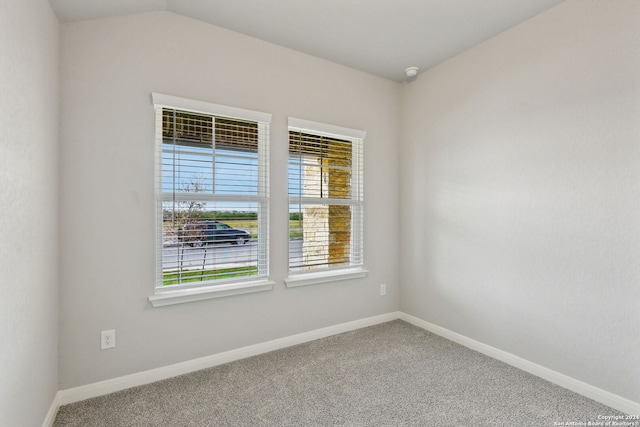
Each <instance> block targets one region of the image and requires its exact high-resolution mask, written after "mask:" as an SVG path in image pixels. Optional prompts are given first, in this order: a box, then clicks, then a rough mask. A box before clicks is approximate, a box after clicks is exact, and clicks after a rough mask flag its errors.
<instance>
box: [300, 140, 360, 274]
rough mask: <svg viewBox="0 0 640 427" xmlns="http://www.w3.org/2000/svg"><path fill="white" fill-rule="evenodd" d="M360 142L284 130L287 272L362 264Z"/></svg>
mask: <svg viewBox="0 0 640 427" xmlns="http://www.w3.org/2000/svg"><path fill="white" fill-rule="evenodd" d="M361 144H362V140H360V139H348V138H345V139H342V138H339V137H334V136H331V137H329V136H327V135H321V134H318V135H315V134H313V133H310V132H306V131H298V130H290V131H289V165H288V175H289V198H290V204H289V269H290V271H294V272H303V271H309V270H321V269H335V268H344V267H351V266H356V265H361V264H362V227H361V224H362V209H361V206H362V192H361V191H359V189H360V188H361V182H360V181H359V180H360V179H361V176H362V171H361V170H358V169H354V168H355V167H356V166H359V165H362V158H361V155H362V150H361ZM356 156H357V157H356ZM354 179H355V181H354Z"/></svg>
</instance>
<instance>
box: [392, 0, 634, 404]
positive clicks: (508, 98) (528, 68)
mask: <svg viewBox="0 0 640 427" xmlns="http://www.w3.org/2000/svg"><path fill="white" fill-rule="evenodd" d="M638 40H640V2H638V1H635V0H616V1H606V2H605V1H599V0H570V1H567V2H565V3H562V4H560V5H559V6H557V7H555V8H553V9H551V10H549V11H547V12H545V13H543V14H541V15H539V16H537V17H535V18H533V19H532V20H529V21H527V22H525V23H523V24H521V25H519V26H517V27H514V28H512V29H511V30H508V31H506V32H504V33H502V34H500V35H498V36H497V37H495V38H493V39H491V40H489V41H487V42H485V43H483V44H481V45H479V46H477V47H475V48H473V49H471V50H469V51H466V52H464V53H462V54H460V55H458V56H457V57H454V58H453V59H451V60H449V61H447V62H445V63H443V64H441V65H439V66H437V67H435V68H433V69H431V70H429V71H427V72H425V73H423V74H421V75H420V76H419V77H418V78H417V80H416V81H414V82H412V83H410V84H408V85H406V87H405V88H404V92H403V104H402V109H403V123H402V130H403V146H402V153H401V164H402V172H401V184H402V188H403V192H402V197H401V204H402V212H403V215H402V220H401V223H402V224H403V226H404V228H403V230H404V231H403V235H404V236H405V237H409V236H411V238H409V240H407V241H406V242H405V243H406V244H405V245H403V247H402V257H401V264H400V266H401V270H402V271H403V272H404V273H403V276H402V292H401V309H402V310H403V311H405V312H407V313H409V314H412V315H415V316H417V317H420V318H422V319H424V320H427V321H429V322H432V323H434V324H437V325H439V326H442V327H445V328H448V329H450V330H453V331H455V332H458V333H461V334H463V335H466V336H468V337H470V338H473V339H475V340H478V341H480V342H483V343H486V344H489V345H491V346H494V347H497V348H499V349H502V350H505V351H507V352H510V353H513V354H515V355H518V356H520V357H523V358H525V359H528V360H530V361H533V362H535V363H538V364H540V365H543V366H545V367H547V368H551V369H554V370H556V371H559V372H561V373H564V374H566V375H569V376H571V377H573V378H576V379H578V380H581V381H584V382H586V383H589V384H592V385H594V386H596V387H600V388H602V389H605V390H608V391H610V392H613V393H616V394H618V395H620V396H623V397H626V398H628V399H631V400H634V401H636V402H638V401H640V352H639V351H638V349H640V333H639V329H638V328H639V325H640V309H639V306H638V303H639V301H640V262H639V260H640V215H639V214H638V213H639V212H640V167H639V166H640V79H639V76H640V60H639V58H640V44H639V43H638Z"/></svg>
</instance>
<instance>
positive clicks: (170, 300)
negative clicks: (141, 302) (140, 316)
mask: <svg viewBox="0 0 640 427" xmlns="http://www.w3.org/2000/svg"><path fill="white" fill-rule="evenodd" d="M274 284H275V283H274V282H272V281H270V280H267V279H264V280H258V281H254V282H242V283H231V284H226V285H214V286H209V287H206V288H196V289H180V290H176V291H165V292H159V293H158V294H156V295H152V296H150V297H149V302H150V303H151V305H152V306H154V307H163V306H165V305H173V304H182V303H185V302H193V301H202V300H206V299H212V298H224V297H228V296H232V295H242V294H248V293H252V292H262V291H270V290H271V289H273V285H274Z"/></svg>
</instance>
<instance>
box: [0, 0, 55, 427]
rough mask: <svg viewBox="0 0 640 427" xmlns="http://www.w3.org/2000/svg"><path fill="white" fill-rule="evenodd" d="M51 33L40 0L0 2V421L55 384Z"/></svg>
mask: <svg viewBox="0 0 640 427" xmlns="http://www.w3.org/2000/svg"><path fill="white" fill-rule="evenodd" d="M58 40H59V25H58V21H57V20H56V18H55V17H54V15H53V13H52V11H51V8H50V6H49V3H48V2H47V1H46V0H38V1H22V2H21V1H12V0H0V52H2V53H1V54H0V94H1V96H2V101H1V102H0V133H1V134H2V138H1V142H0V206H1V207H2V213H1V214H0V342H1V343H2V350H0V425H2V426H36V425H41V424H42V420H44V418H45V414H46V413H47V411H48V410H49V407H50V405H51V403H52V401H53V399H54V396H55V393H56V391H57V390H58V255H57V254H58V231H57V230H58V215H57V213H58V184H57V181H58V178H57V177H58V168H57V165H58V161H57V152H58Z"/></svg>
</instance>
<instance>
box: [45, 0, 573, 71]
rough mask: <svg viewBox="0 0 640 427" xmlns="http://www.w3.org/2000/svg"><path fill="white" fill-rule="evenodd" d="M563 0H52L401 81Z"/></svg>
mask: <svg viewBox="0 0 640 427" xmlns="http://www.w3.org/2000/svg"><path fill="white" fill-rule="evenodd" d="M562 1H563V0H50V3H51V5H52V6H53V9H54V11H55V13H56V15H57V16H58V19H59V20H60V21H62V22H71V21H79V20H86V19H95V18H103V17H108V16H118V15H127V14H132V13H141V12H150V11H158V10H167V11H171V12H174V13H177V14H180V15H184V16H188V17H191V18H194V19H198V20H201V21H204V22H208V23H211V24H214V25H217V26H220V27H224V28H227V29H230V30H233V31H237V32H239V33H243V34H246V35H249V36H252V37H256V38H258V39H262V40H265V41H268V42H272V43H275V44H278V45H281V46H285V47H288V48H291V49H295V50H297V51H300V52H304V53H308V54H310V55H313V56H316V57H319V58H324V59H327V60H329V61H333V62H336V63H339V64H343V65H346V66H348V67H352V68H355V69H358V70H361V71H365V72H368V73H371V74H374V75H377V76H380V77H383V78H387V79H390V80H395V81H402V80H405V79H406V76H405V74H404V70H405V68H407V67H411V66H415V67H419V68H420V70H425V69H427V68H430V67H432V66H434V65H436V64H438V63H440V62H442V61H445V60H446V59H448V58H451V57H452V56H454V55H456V54H458V53H460V52H462V51H464V50H466V49H468V48H470V47H472V46H474V45H476V44H478V43H481V42H482V41H484V40H486V39H488V38H490V37H492V36H494V35H496V34H498V33H500V32H502V31H504V30H506V29H508V28H510V27H513V26H514V25H517V24H518V23H520V22H522V21H525V20H527V19H529V18H531V17H533V16H535V15H537V14H539V13H540V12H542V11H544V10H546V9H549V8H551V7H553V6H555V5H557V4H559V3H561V2H562Z"/></svg>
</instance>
